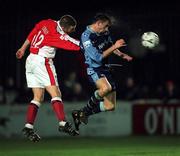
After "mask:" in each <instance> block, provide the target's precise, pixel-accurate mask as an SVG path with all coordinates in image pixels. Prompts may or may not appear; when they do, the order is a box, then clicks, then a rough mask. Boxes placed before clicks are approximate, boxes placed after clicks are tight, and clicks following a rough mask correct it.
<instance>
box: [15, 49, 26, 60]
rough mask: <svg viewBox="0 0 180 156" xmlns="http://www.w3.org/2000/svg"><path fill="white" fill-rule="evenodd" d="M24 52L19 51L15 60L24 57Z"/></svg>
mask: <svg viewBox="0 0 180 156" xmlns="http://www.w3.org/2000/svg"><path fill="white" fill-rule="evenodd" d="M24 52H25V51H24V50H22V49H19V50H18V51H17V52H16V58H17V59H21V58H22V57H23V56H24Z"/></svg>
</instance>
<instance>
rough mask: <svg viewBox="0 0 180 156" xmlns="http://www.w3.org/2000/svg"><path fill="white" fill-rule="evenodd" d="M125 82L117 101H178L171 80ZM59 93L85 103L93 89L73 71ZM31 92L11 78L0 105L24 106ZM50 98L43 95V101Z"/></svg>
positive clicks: (1, 91) (179, 94) (0, 90)
mask: <svg viewBox="0 0 180 156" xmlns="http://www.w3.org/2000/svg"><path fill="white" fill-rule="evenodd" d="M124 81H125V82H122V83H120V84H118V87H117V99H118V100H126V101H133V100H138V99H159V100H161V101H162V102H163V103H168V101H169V100H172V99H177V100H179V99H180V90H179V86H178V85H177V84H175V82H174V81H172V80H167V81H166V82H165V83H163V84H159V85H157V86H148V85H142V84H138V83H136V82H135V80H134V79H133V77H127V78H126V79H125V80H124ZM61 91H62V94H63V99H64V101H86V100H88V98H89V97H90V96H91V94H92V93H93V88H91V85H90V84H89V82H88V80H87V79H86V77H85V78H84V79H79V77H78V75H77V73H76V72H75V71H73V72H70V73H69V74H68V75H67V77H66V78H65V79H64V81H63V83H61ZM31 97H32V92H31V90H30V89H28V88H27V87H26V84H24V87H22V88H20V89H17V88H16V87H15V82H14V79H13V78H12V77H9V78H8V79H7V81H6V85H4V86H2V85H0V104H25V103H27V102H28V101H30V100H31ZM49 100H50V97H49V96H48V94H45V99H44V101H49Z"/></svg>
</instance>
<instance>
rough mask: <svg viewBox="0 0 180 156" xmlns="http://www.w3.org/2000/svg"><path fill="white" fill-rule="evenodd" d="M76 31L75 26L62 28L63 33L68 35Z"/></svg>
mask: <svg viewBox="0 0 180 156" xmlns="http://www.w3.org/2000/svg"><path fill="white" fill-rule="evenodd" d="M75 30H76V26H69V27H68V28H64V29H63V31H64V32H65V33H67V34H70V33H72V32H74V31H75Z"/></svg>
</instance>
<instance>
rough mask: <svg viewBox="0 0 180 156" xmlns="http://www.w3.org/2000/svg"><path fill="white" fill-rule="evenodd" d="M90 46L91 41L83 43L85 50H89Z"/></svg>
mask: <svg viewBox="0 0 180 156" xmlns="http://www.w3.org/2000/svg"><path fill="white" fill-rule="evenodd" d="M90 45H91V41H90V40H88V41H85V42H83V46H84V48H88V47H89V46H90Z"/></svg>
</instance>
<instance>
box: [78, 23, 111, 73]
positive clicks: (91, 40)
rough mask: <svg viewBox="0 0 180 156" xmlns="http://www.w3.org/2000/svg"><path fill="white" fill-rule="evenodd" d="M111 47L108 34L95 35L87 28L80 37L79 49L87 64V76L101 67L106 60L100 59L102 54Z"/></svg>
mask: <svg viewBox="0 0 180 156" xmlns="http://www.w3.org/2000/svg"><path fill="white" fill-rule="evenodd" d="M111 45H112V39H111V37H110V33H109V32H105V33H103V34H97V33H95V32H94V31H93V30H91V29H90V28H89V26H87V28H86V30H85V31H84V32H83V33H82V35H81V41H80V47H81V51H82V52H83V53H84V57H85V63H86V64H87V74H88V75H91V74H92V73H94V69H95V68H100V67H103V66H104V64H105V63H107V59H103V58H102V53H103V51H105V50H106V49H108V48H109V47H110V46H111Z"/></svg>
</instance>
